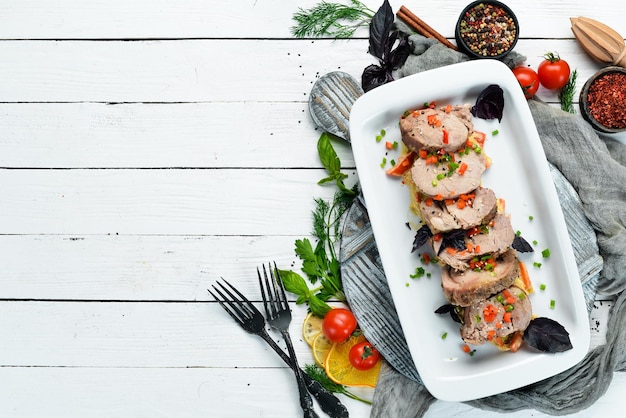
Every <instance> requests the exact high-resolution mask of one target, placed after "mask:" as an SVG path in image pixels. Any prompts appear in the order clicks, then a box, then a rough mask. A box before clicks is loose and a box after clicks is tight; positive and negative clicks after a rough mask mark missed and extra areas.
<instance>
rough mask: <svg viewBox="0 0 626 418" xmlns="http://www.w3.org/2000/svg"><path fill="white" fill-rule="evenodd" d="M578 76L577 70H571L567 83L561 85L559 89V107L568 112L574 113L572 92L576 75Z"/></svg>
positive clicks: (574, 87)
mask: <svg viewBox="0 0 626 418" xmlns="http://www.w3.org/2000/svg"><path fill="white" fill-rule="evenodd" d="M577 76H578V71H577V70H574V71H572V74H571V75H570V77H569V80H567V83H566V84H565V85H564V86H563V88H562V89H561V91H560V92H559V100H560V101H561V109H562V110H564V111H566V112H569V113H575V110H574V106H573V103H574V93H575V92H576V77H577Z"/></svg>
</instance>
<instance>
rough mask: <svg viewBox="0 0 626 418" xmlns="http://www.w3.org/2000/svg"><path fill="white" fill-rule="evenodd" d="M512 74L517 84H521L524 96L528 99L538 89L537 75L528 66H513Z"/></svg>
mask: <svg viewBox="0 0 626 418" xmlns="http://www.w3.org/2000/svg"><path fill="white" fill-rule="evenodd" d="M513 75H515V78H517V81H518V82H519V85H520V86H522V90H523V91H524V96H525V97H526V98H527V99H530V98H531V97H533V96H534V95H535V93H537V90H538V89H539V76H538V75H537V73H536V72H535V70H533V69H532V68H530V67H524V66H521V67H515V68H513Z"/></svg>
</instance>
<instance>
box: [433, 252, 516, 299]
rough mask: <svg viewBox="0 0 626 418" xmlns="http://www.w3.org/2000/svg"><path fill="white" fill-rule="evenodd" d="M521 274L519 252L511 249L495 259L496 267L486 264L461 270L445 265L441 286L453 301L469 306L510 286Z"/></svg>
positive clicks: (446, 295)
mask: <svg viewBox="0 0 626 418" xmlns="http://www.w3.org/2000/svg"><path fill="white" fill-rule="evenodd" d="M518 277H519V260H518V258H517V251H515V250H509V251H507V252H505V253H504V254H502V255H501V256H499V257H497V258H495V267H494V265H493V263H484V264H483V265H481V266H480V267H479V268H476V269H467V270H462V271H461V270H454V269H453V268H451V267H450V266H444V267H443V269H442V272H441V286H442V288H443V294H444V295H445V297H446V299H448V301H449V302H450V303H451V304H453V305H457V306H470V305H473V304H475V303H477V302H479V301H481V300H483V299H487V298H488V297H489V296H491V295H493V294H495V293H498V292H500V291H502V290H504V289H506V288H507V287H509V286H511V285H512V284H513V282H515V280H516V279H517V278H518Z"/></svg>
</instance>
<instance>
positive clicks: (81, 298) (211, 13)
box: [0, 0, 626, 417]
mask: <svg viewBox="0 0 626 418" xmlns="http://www.w3.org/2000/svg"><path fill="white" fill-rule="evenodd" d="M338 2H339V1H338ZM317 3H318V1H316V0H298V1H295V2H294V1H288V0H271V1H270V0H245V1H238V2H232V3H231V4H229V6H228V7H227V8H226V7H225V6H224V2H222V1H218V0H207V1H204V2H198V1H194V0H181V1H176V2H158V3H155V2H154V1H148V0H136V1H133V2H128V1H125V0H124V1H122V0H108V1H106V2H104V1H91V2H85V1H78V0H63V1H61V2H49V1H44V0H28V1H21V2H6V1H5V2H4V4H3V7H1V9H2V13H0V39H1V40H2V41H1V42H0V57H1V58H0V59H1V60H2V65H1V66H0V79H1V80H2V83H1V84H0V97H1V100H0V158H1V159H2V163H1V164H0V166H1V167H2V168H1V169H0V190H1V191H2V204H1V210H0V222H1V229H0V230H1V232H2V234H1V235H0V248H1V249H2V254H3V256H2V257H1V258H0V266H1V268H0V289H1V290H0V292H1V293H0V318H1V320H0V338H1V342H2V343H1V345H0V346H1V349H0V381H2V382H3V384H2V390H1V391H0V416H3V417H42V416H44V417H57V416H58V417H110V416H123V417H139V416H168V417H242V416H246V417H261V416H265V417H267V416H272V417H292V416H294V417H295V416H301V414H302V412H301V409H300V406H299V402H298V390H297V386H296V384H295V379H294V377H293V374H292V373H291V371H290V369H289V368H287V367H286V366H285V364H284V363H283V362H282V360H281V359H280V358H279V357H278V356H277V355H275V353H274V352H273V351H272V350H271V349H269V348H268V347H267V346H266V345H265V344H264V342H263V341H262V340H261V339H260V338H258V337H255V336H252V335H249V334H247V333H246V332H244V331H243V330H242V329H241V328H239V327H238V326H237V325H235V323H234V322H233V321H232V319H231V318H230V317H229V316H228V315H227V314H226V313H225V312H224V311H223V310H222V308H221V307H220V306H219V305H218V304H217V303H215V301H213V299H212V298H211V297H210V295H209V294H208V293H207V291H206V289H207V288H208V287H210V285H211V284H212V283H213V282H214V281H215V280H216V279H218V278H219V277H224V278H226V279H227V280H229V281H230V282H231V283H233V284H234V285H235V286H237V287H238V288H239V289H240V290H241V291H242V292H243V293H244V294H246V295H247V296H248V297H249V298H251V299H252V300H253V301H255V302H258V301H260V292H259V288H258V281H257V276H256V270H255V269H256V268H257V267H259V266H261V265H262V264H264V263H267V262H268V261H276V263H277V265H278V266H279V268H289V269H295V270H298V269H299V268H300V265H301V264H300V260H299V259H298V258H297V257H296V255H295V253H294V241H295V240H296V239H298V238H301V237H307V236H309V237H310V235H311V225H312V219H311V211H312V210H313V208H314V205H315V202H314V199H315V198H323V199H331V198H332V195H333V193H334V190H335V189H334V188H332V187H324V186H320V185H318V184H317V182H318V180H319V179H321V178H323V177H325V175H326V172H325V170H324V168H323V166H322V164H321V163H320V161H319V157H318V152H317V148H316V145H317V139H318V137H319V135H320V133H321V132H320V131H318V130H316V129H315V128H314V125H313V122H312V120H311V117H310V116H309V110H308V102H307V101H308V94H309V92H310V90H311V88H312V86H313V83H314V82H315V81H316V80H317V79H318V78H319V77H320V76H322V75H323V74H325V73H328V72H330V71H334V70H341V71H345V72H347V73H349V74H351V75H353V76H354V77H355V78H357V79H359V80H360V76H361V74H362V72H363V69H364V68H365V67H367V66H368V65H370V64H372V63H375V62H376V61H375V59H374V58H373V57H372V56H371V55H368V54H367V49H368V40H367V37H368V31H367V29H366V28H359V29H357V30H356V32H355V33H354V34H353V35H352V39H349V40H333V39H332V38H329V37H326V38H306V39H295V38H294V37H293V36H292V35H291V33H290V27H291V26H293V25H294V21H293V20H292V16H293V15H294V13H296V12H297V11H298V8H310V7H312V6H314V5H315V4H317ZM341 3H344V4H346V3H348V1H343V2H341ZM363 3H364V4H366V5H367V6H368V7H369V8H370V9H371V10H372V11H376V10H377V9H378V7H379V6H380V4H381V3H382V1H370V0H366V1H363ZM468 3H469V1H459V0H449V1H421V2H417V1H413V2H410V1H407V2H399V1H391V2H390V4H391V6H392V8H393V10H394V11H397V10H398V9H399V8H400V6H402V5H405V6H407V7H408V8H409V9H411V11H412V12H414V13H415V14H416V15H418V16H420V17H421V18H422V19H423V20H425V21H427V22H428V24H429V25H430V26H432V27H433V28H435V29H436V30H437V31H438V32H439V33H441V34H443V35H444V36H445V37H446V38H448V39H450V40H454V29H455V24H456V21H457V18H458V14H459V13H460V11H461V10H462V9H463V8H464V7H465V6H466V5H467V4H468ZM506 4H507V5H508V6H509V7H510V8H511V9H512V10H513V11H514V12H515V14H516V16H517V19H518V21H519V33H520V39H519V41H518V42H517V44H516V46H515V51H518V52H520V53H522V54H524V55H525V56H527V62H526V63H527V64H528V65H530V66H532V67H533V68H536V67H537V65H538V64H539V63H540V62H541V60H542V59H543V58H542V56H543V55H544V54H545V53H546V52H548V51H557V52H558V53H559V55H560V56H561V57H562V58H563V59H566V60H567V61H568V62H569V64H570V67H571V68H572V69H577V71H578V81H577V86H576V87H577V90H576V94H578V93H579V92H580V88H581V87H582V85H583V84H584V82H585V80H587V79H588V78H589V77H591V75H592V74H594V73H595V72H596V71H598V70H599V69H600V68H602V66H601V65H600V64H599V63H596V62H594V61H593V60H592V59H591V58H589V57H588V56H587V55H586V54H585V52H584V51H583V50H582V49H581V48H580V47H579V45H578V44H577V43H576V41H575V40H574V37H573V35H572V32H571V30H570V20H569V18H570V17H575V16H587V17H592V18H594V19H597V20H599V21H601V22H603V23H605V24H607V25H608V26H611V27H613V28H615V29H616V30H617V31H618V32H620V33H626V26H625V24H624V20H623V16H625V15H626V4H624V3H619V2H615V1H611V0H598V1H595V2H591V1H583V0H572V1H571V2H569V3H568V4H567V5H564V4H563V3H561V2H558V1H555V0H552V1H549V2H547V3H546V2H545V1H544V0H524V1H522V0H509V1H507V2H506ZM537 96H538V98H540V99H542V100H544V101H546V102H549V103H550V104H552V105H554V106H558V102H559V99H558V96H557V93H556V92H554V91H548V90H545V89H544V88H543V87H542V88H540V89H539V91H538V92H537ZM575 101H577V96H576V97H575ZM576 110H578V107H577V106H576ZM618 138H620V137H619V136H618ZM621 139H623V137H621ZM333 145H334V146H335V148H336V151H337V153H338V156H339V158H340V160H341V162H342V164H343V167H344V171H345V173H347V174H348V175H349V178H350V179H356V173H355V170H354V160H353V158H352V154H351V150H350V147H349V145H347V144H344V143H339V142H337V143H333ZM538 285H539V284H537V286H538ZM291 296H292V298H291V301H292V310H293V317H294V319H293V321H292V323H291V334H292V337H293V339H294V344H295V348H296V352H297V355H298V360H299V361H300V364H301V365H303V366H304V365H305V364H307V363H312V362H313V361H314V360H313V356H312V352H311V349H310V347H309V346H308V344H307V343H306V342H305V341H304V339H303V338H302V336H301V332H302V330H301V326H302V323H303V320H304V318H305V317H306V314H307V312H306V308H305V307H304V306H302V305H296V304H295V297H293V295H291ZM557 303H558V301H557ZM610 305H611V302H610V301H605V300H601V299H600V300H598V301H597V302H596V309H595V310H594V311H593V314H592V321H591V322H592V323H591V324H590V326H591V333H592V345H599V344H602V342H603V338H604V332H605V327H604V326H605V323H606V321H605V320H606V315H607V314H608V309H609V307H610ZM259 307H260V304H259ZM273 335H275V334H273ZM448 338H450V336H449V337H448ZM279 344H280V345H281V346H282V345H283V342H282V341H279ZM357 391H358V389H357ZM624 391H626V376H625V375H624V374H623V373H622V374H619V373H618V374H616V375H615V377H614V380H613V383H612V385H611V387H610V389H609V391H608V393H607V394H606V395H605V396H604V397H603V398H601V399H600V401H598V402H597V403H596V404H595V405H593V406H592V407H591V408H590V409H588V410H586V411H583V412H581V413H579V414H576V415H573V416H576V417H589V416H594V417H604V416H610V415H611V414H613V413H614V412H615V411H616V410H618V408H620V407H621V404H622V399H621V397H622V396H623V393H624ZM362 392H363V393H362V395H363V396H365V397H369V398H370V399H371V397H372V394H373V392H372V391H368V390H366V389H363V390H362ZM339 396H340V398H341V400H342V402H344V403H345V405H346V406H347V407H348V409H349V410H350V415H351V416H353V417H366V416H369V414H370V408H371V407H370V406H368V405H366V404H363V403H361V402H358V401H355V400H352V399H349V398H347V397H345V396H343V395H339ZM460 415H462V416H464V417H465V416H467V417H490V416H493V417H496V416H500V414H496V413H490V412H486V411H482V410H478V409H474V408H472V407H470V406H468V405H466V404H457V403H450V402H437V403H435V404H434V405H433V406H432V407H431V408H430V410H429V411H428V412H427V414H426V416H427V417H437V416H460ZM510 416H512V417H531V416H532V417H541V416H544V415H543V414H541V413H538V412H537V411H532V410H527V411H520V412H517V413H514V414H510Z"/></svg>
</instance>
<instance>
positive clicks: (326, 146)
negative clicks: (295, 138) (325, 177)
mask: <svg viewBox="0 0 626 418" xmlns="http://www.w3.org/2000/svg"><path fill="white" fill-rule="evenodd" d="M317 152H318V153H319V156H320V161H321V162H322V165H323V166H324V167H325V168H326V170H328V173H329V174H330V175H331V177H332V176H334V175H335V174H336V173H338V172H339V170H340V169H341V162H340V161H339V157H338V156H337V153H336V152H335V149H334V148H333V146H332V144H331V143H330V136H329V135H328V133H326V132H324V133H323V134H322V135H320V138H319V139H318V141H317Z"/></svg>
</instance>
